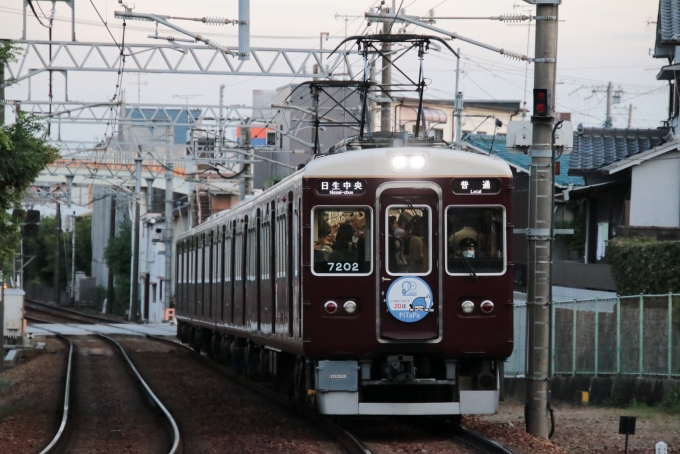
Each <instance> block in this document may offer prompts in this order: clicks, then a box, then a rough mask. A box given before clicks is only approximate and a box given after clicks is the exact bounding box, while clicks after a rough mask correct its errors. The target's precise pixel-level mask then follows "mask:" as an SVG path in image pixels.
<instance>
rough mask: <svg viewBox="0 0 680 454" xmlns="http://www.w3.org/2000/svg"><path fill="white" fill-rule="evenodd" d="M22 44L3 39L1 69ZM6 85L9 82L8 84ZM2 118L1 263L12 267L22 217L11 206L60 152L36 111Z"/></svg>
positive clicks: (0, 160) (0, 138) (19, 202)
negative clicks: (7, 120)
mask: <svg viewBox="0 0 680 454" xmlns="http://www.w3.org/2000/svg"><path fill="white" fill-rule="evenodd" d="M18 52H19V48H18V47H16V45H14V44H13V43H11V42H8V41H1V42H0V70H2V71H3V73H4V66H5V65H6V64H7V63H9V62H11V61H16V55H17V53H18ZM5 85H6V84H5ZM2 123H4V110H3V115H2V119H0V267H2V269H5V270H7V269H11V267H12V258H13V257H14V256H15V254H16V249H17V246H18V245H19V240H20V236H19V234H20V232H19V221H18V220H17V219H14V218H12V216H11V214H10V213H8V210H12V209H13V208H20V206H21V199H22V197H23V195H24V192H25V191H26V189H28V187H29V186H30V185H31V183H32V182H33V181H35V179H36V178H37V177H38V175H39V174H40V171H41V170H42V169H44V168H45V167H46V166H47V165H49V164H51V163H52V162H54V161H56V160H57V158H58V157H59V153H58V152H57V150H56V149H55V148H53V147H50V146H49V145H47V138H46V137H45V135H44V134H43V128H42V125H40V123H39V122H38V120H37V118H36V117H35V116H33V115H26V114H22V113H21V112H18V113H17V120H16V122H15V123H14V124H12V125H9V126H6V125H4V124H2Z"/></svg>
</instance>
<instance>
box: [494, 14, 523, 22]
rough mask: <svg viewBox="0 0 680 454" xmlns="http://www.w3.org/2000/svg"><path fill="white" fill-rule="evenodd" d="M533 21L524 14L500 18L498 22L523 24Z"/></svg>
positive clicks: (507, 15) (506, 15)
mask: <svg viewBox="0 0 680 454" xmlns="http://www.w3.org/2000/svg"><path fill="white" fill-rule="evenodd" d="M529 19H531V16H526V15H524V14H505V15H503V16H498V20H499V21H501V22H522V21H525V20H529Z"/></svg>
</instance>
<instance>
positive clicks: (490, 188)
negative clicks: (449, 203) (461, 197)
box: [453, 178, 501, 194]
mask: <svg viewBox="0 0 680 454" xmlns="http://www.w3.org/2000/svg"><path fill="white" fill-rule="evenodd" d="M500 189H501V182H500V180H498V179H497V178H456V179H454V180H453V193H454V194H498V192H499V191H500Z"/></svg>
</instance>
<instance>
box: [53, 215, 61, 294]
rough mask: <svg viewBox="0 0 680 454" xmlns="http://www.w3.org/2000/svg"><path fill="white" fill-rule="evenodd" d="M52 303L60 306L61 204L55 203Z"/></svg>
mask: <svg viewBox="0 0 680 454" xmlns="http://www.w3.org/2000/svg"><path fill="white" fill-rule="evenodd" d="M54 225H55V227H54V303H55V304H56V305H57V306H59V305H60V304H61V301H60V300H61V292H60V291H59V243H61V204H60V203H59V202H57V213H56V216H55V217H54Z"/></svg>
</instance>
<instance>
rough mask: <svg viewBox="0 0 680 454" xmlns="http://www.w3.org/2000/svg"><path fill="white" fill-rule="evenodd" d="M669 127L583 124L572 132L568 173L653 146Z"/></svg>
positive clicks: (590, 168)
mask: <svg viewBox="0 0 680 454" xmlns="http://www.w3.org/2000/svg"><path fill="white" fill-rule="evenodd" d="M668 132H669V130H668V129H667V128H659V129H615V128H607V129H604V128H584V129H583V130H582V132H574V149H573V150H572V151H571V159H570V160H569V173H570V174H571V175H582V174H587V173H593V172H598V170H599V169H601V168H602V167H605V166H608V165H610V164H613V163H615V162H617V161H621V160H623V159H626V158H629V157H631V156H634V155H636V154H638V153H642V152H643V151H647V150H649V149H650V148H654V147H656V146H659V145H661V144H663V143H666V142H667V141H668V139H667V138H666V136H667V135H668Z"/></svg>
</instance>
